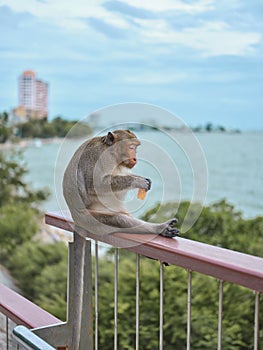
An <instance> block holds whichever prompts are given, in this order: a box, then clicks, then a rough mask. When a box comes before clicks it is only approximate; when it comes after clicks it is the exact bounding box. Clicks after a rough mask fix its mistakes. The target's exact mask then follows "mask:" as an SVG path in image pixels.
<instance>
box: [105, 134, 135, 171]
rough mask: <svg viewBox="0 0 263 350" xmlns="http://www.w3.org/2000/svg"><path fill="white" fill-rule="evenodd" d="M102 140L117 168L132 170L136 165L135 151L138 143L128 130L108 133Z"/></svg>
mask: <svg viewBox="0 0 263 350" xmlns="http://www.w3.org/2000/svg"><path fill="white" fill-rule="evenodd" d="M102 140H103V142H104V143H105V144H106V145H107V146H108V147H109V151H110V153H111V154H112V155H113V156H114V158H115V159H116V162H117V166H124V167H126V168H129V169H132V168H133V167H134V166H135V165H136V163H137V158H136V150H137V147H138V146H139V145H140V141H139V140H138V139H137V137H136V135H134V134H133V133H132V132H131V131H130V130H115V131H114V132H109V133H108V135H107V136H106V137H103V139H102Z"/></svg>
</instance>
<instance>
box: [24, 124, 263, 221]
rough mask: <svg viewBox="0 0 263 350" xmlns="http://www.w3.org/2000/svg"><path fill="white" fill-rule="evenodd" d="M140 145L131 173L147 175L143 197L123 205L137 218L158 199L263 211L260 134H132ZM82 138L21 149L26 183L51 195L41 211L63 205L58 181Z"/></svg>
mask: <svg viewBox="0 0 263 350" xmlns="http://www.w3.org/2000/svg"><path fill="white" fill-rule="evenodd" d="M136 134H137V136H138V137H139V138H140V139H141V141H142V144H141V146H140V147H139V149H138V164H137V165H136V167H135V168H134V169H133V173H135V174H138V175H141V176H145V177H149V178H151V180H152V188H151V190H150V191H149V192H148V193H147V196H146V199H145V200H144V201H140V200H138V199H137V191H135V190H133V191H130V193H129V194H128V195H127V200H126V206H127V207H128V208H129V210H130V211H131V212H132V213H133V215H135V216H139V215H140V214H142V213H143V212H144V211H146V210H148V209H150V208H151V207H153V206H154V204H155V203H156V202H162V203H164V202H168V201H173V202H180V201H181V200H184V199H188V200H191V201H193V202H200V203H202V204H205V205H206V204H210V203H213V202H215V201H218V200H220V199H223V198H225V199H226V200H227V201H228V202H229V203H231V204H233V205H235V207H236V209H238V210H241V211H242V212H243V215H244V216H245V217H255V216H261V215H263V165H262V161H263V159H262V158H263V155H262V150H263V133H261V132H250V133H240V134H231V133H196V134H193V133H191V132H172V133H169V134H168V133H166V132H154V131H147V132H136ZM82 142H84V140H72V139H69V140H67V139H65V140H60V141H58V140H57V141H56V142H49V143H42V144H40V143H39V142H37V143H32V144H30V145H28V146H27V147H26V148H25V149H24V160H25V162H26V164H27V167H28V169H29V173H28V175H27V177H26V178H27V181H29V182H30V183H31V185H32V187H34V188H43V187H46V188H48V189H49V191H50V193H51V195H50V197H49V199H48V200H47V201H46V202H44V203H43V204H42V210H43V211H57V210H60V209H65V208H66V205H65V202H64V200H63V196H62V189H61V183H62V178H63V172H64V170H65V167H66V165H67V163H68V161H69V159H70V158H71V156H72V155H73V153H74V152H75V150H76V149H77V147H78V146H79V145H80V144H81V143H82Z"/></svg>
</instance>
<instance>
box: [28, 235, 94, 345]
mask: <svg viewBox="0 0 263 350" xmlns="http://www.w3.org/2000/svg"><path fill="white" fill-rule="evenodd" d="M79 231H80V232H78V231H77V228H76V230H75V231H74V241H73V242H72V243H69V267H68V302H67V322H65V323H61V324H56V325H50V326H46V327H41V328H35V329H33V330H32V331H33V332H34V333H35V334H37V335H38V336H39V337H41V338H42V339H44V340H46V341H47V342H49V343H50V344H51V345H53V346H54V347H66V346H68V349H69V350H93V317H92V255H91V241H90V240H88V239H86V238H85V237H84V236H83V235H81V234H80V233H81V232H82V230H81V229H80V230H79Z"/></svg>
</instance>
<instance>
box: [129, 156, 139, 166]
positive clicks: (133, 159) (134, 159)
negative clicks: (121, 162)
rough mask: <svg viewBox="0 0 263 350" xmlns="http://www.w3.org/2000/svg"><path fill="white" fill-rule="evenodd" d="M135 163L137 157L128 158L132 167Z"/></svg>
mask: <svg viewBox="0 0 263 350" xmlns="http://www.w3.org/2000/svg"><path fill="white" fill-rule="evenodd" d="M136 163H137V159H136V158H131V159H130V166H131V167H134V165H135V164H136Z"/></svg>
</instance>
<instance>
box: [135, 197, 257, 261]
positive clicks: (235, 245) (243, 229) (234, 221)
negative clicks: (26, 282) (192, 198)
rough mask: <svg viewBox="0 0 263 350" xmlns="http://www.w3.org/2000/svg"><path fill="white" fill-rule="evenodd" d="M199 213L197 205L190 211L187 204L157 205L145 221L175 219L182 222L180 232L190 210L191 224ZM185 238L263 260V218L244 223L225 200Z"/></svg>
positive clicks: (205, 212)
mask: <svg viewBox="0 0 263 350" xmlns="http://www.w3.org/2000/svg"><path fill="white" fill-rule="evenodd" d="M189 208H190V209H189ZM197 209H199V208H198V204H196V205H195V206H191V207H190V203H189V202H187V201H185V202H182V203H180V205H179V207H178V205H177V204H176V203H166V204H164V205H160V204H157V205H156V206H155V207H154V208H152V209H151V210H149V211H148V212H147V213H145V214H144V215H143V217H142V218H143V219H144V220H146V221H152V222H160V221H166V220H168V219H169V218H171V217H173V216H175V217H177V218H178V219H179V221H178V226H179V228H181V227H182V225H184V219H185V217H186V213H187V212H188V211H189V210H190V211H189V212H188V218H190V220H191V217H192V216H193V215H194V212H195V210H197ZM186 236H187V238H189V239H192V240H196V241H201V242H204V243H207V244H212V245H216V246H219V247H223V248H228V249H231V250H237V251H240V252H243V253H247V254H252V255H258V256H261V257H263V250H262V245H263V217H257V218H253V219H244V218H243V217H242V214H241V212H239V211H236V210H235V208H234V206H233V205H231V204H229V203H227V202H226V200H221V201H219V202H216V203H214V204H211V205H210V206H207V207H204V208H203V209H202V212H201V215H200V216H199V218H198V220H197V221H196V223H195V224H194V226H193V227H192V228H191V229H190V230H189V231H187V233H186Z"/></svg>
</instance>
